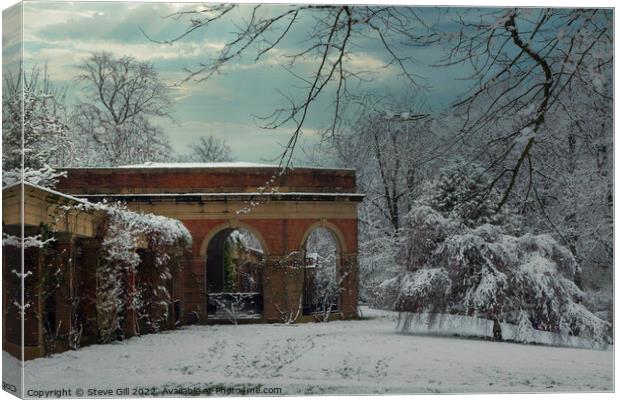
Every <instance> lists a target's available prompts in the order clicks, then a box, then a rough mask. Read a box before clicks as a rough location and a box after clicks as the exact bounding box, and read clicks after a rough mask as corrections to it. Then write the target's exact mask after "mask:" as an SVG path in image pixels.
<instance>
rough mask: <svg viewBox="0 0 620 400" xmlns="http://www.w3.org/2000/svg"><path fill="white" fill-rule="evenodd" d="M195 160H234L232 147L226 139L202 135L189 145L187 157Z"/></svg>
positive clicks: (189, 159)
mask: <svg viewBox="0 0 620 400" xmlns="http://www.w3.org/2000/svg"><path fill="white" fill-rule="evenodd" d="M185 158H186V159H187V160H188V161H195V162H223V161H232V156H231V153H230V147H228V145H227V144H226V141H225V140H224V139H218V138H217V137H215V136H212V135H211V136H201V137H199V138H198V140H196V141H195V142H194V143H192V144H190V145H189V154H188V155H187V156H186V157H185Z"/></svg>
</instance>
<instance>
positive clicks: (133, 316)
mask: <svg viewBox="0 0 620 400" xmlns="http://www.w3.org/2000/svg"><path fill="white" fill-rule="evenodd" d="M125 279H126V282H127V298H126V299H125V321H124V322H123V333H124V334H125V337H132V336H136V335H137V334H138V314H137V312H136V310H135V309H134V307H133V304H132V300H133V297H134V296H136V295H137V288H136V271H134V270H129V271H127V276H126V277H125Z"/></svg>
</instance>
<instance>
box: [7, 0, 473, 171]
mask: <svg viewBox="0 0 620 400" xmlns="http://www.w3.org/2000/svg"><path fill="white" fill-rule="evenodd" d="M192 7H197V5H195V4H194V5H191V4H184V3H174V4H172V3H119V2H112V3H104V2H101V3H98V2H76V3H74V2H53V3H52V2H26V3H25V5H24V27H25V28H24V34H23V35H24V61H25V66H26V69H28V68H29V67H31V66H33V65H38V66H42V65H45V64H46V65H47V68H48V71H49V74H50V76H51V78H52V80H54V81H55V82H57V83H58V84H60V85H63V86H66V87H67V89H68V94H69V95H68V102H69V103H71V102H73V101H75V99H77V98H79V96H80V87H79V83H77V82H76V81H75V80H74V77H75V75H76V66H77V65H79V64H80V63H81V62H82V61H83V60H84V59H85V58H87V57H88V56H89V55H90V54H91V53H92V52H95V51H108V52H111V53H113V54H115V55H117V56H123V55H131V56H133V57H135V58H137V59H138V60H142V61H149V62H151V63H153V64H154V65H155V67H156V68H157V70H158V71H159V73H160V74H161V76H162V77H163V79H164V80H165V81H166V82H167V83H169V84H170V85H175V84H177V83H179V82H180V81H181V80H182V79H183V78H184V77H186V73H185V72H184V70H183V68H184V67H190V68H192V67H196V66H197V65H198V64H199V63H200V62H201V61H202V62H204V61H209V60H211V59H212V58H213V57H214V56H215V55H216V53H217V51H218V50H220V49H221V48H222V46H223V44H224V43H226V41H227V40H230V38H231V37H232V36H231V31H232V30H233V29H234V28H233V25H232V21H234V20H236V21H239V20H240V18H243V17H244V16H247V15H248V13H249V12H250V10H251V7H252V6H250V5H242V6H240V9H239V10H238V11H235V13H233V14H234V15H231V16H230V19H228V20H224V21H222V22H221V23H220V24H218V25H215V26H213V27H212V28H211V29H209V30H197V31H195V32H193V33H192V34H191V35H189V36H187V37H185V38H184V39H183V40H180V41H178V42H176V43H175V44H174V45H168V44H156V43H153V42H152V41H149V40H148V39H147V38H146V37H145V36H144V34H142V33H141V31H140V29H142V30H144V31H145V32H146V33H148V35H149V36H150V37H152V38H154V39H158V40H167V39H171V38H173V37H175V36H177V35H178V34H180V33H181V32H183V31H184V30H185V29H186V27H187V21H188V20H187V19H186V20H178V19H174V18H166V16H167V15H170V14H171V13H174V12H178V11H181V10H187V9H189V8H192ZM269 7H275V8H273V9H272V10H271V11H269V9H267V11H266V12H275V11H277V10H278V9H277V7H280V9H281V7H285V6H269ZM424 12H426V13H427V15H429V18H430V17H433V16H434V15H435V14H436V11H435V10H433V9H426V11H424ZM314 23H315V21H312V20H306V21H303V20H302V21H300V24H299V25H298V26H299V29H298V30H297V31H296V32H295V33H294V34H293V35H291V37H290V38H289V40H287V41H286V42H284V43H282V45H281V46H280V47H281V49H280V50H279V51H278V52H274V54H273V55H272V56H271V57H267V58H265V59H264V60H261V61H259V62H255V61H254V58H253V57H252V56H253V55H255V52H253V53H250V56H249V57H246V58H240V59H235V60H233V62H231V63H230V64H229V65H228V66H227V67H226V68H224V69H223V74H221V75H217V76H214V77H213V78H211V79H210V80H208V81H206V82H201V83H196V82H189V83H185V84H182V85H180V86H174V87H173V88H172V89H171V94H172V98H173V100H174V107H173V110H172V113H173V115H174V117H175V122H172V121H167V120H164V121H160V124H161V125H162V127H163V128H164V129H165V131H166V132H167V133H168V135H169V137H170V139H171V142H172V144H173V147H174V149H175V151H176V152H177V153H178V154H181V153H183V152H185V151H186V148H187V145H188V144H189V143H190V142H192V141H193V140H195V138H196V137H198V136H201V135H215V136H217V137H220V138H223V139H225V140H226V141H227V142H228V143H229V145H230V147H231V148H232V150H233V156H234V157H235V159H237V160H240V161H261V160H268V159H271V158H273V157H275V156H276V155H277V154H278V153H279V152H280V151H281V150H282V148H281V144H282V143H285V142H286V140H287V139H288V137H289V135H290V133H291V129H290V127H283V128H280V129H277V130H272V131H266V130H263V129H261V128H260V127H259V126H258V124H257V122H256V120H255V118H254V117H253V116H265V115H268V114H270V113H271V112H272V111H273V110H274V109H276V108H278V107H282V106H285V105H286V104H287V103H286V100H285V98H284V97H283V96H282V93H285V94H290V95H292V96H300V95H301V94H302V93H303V92H301V91H300V90H299V86H300V81H299V80H298V78H296V77H295V76H293V75H292V74H290V73H289V72H287V71H286V70H285V69H284V68H283V66H282V65H283V64H284V61H283V60H284V57H283V55H284V54H289V53H293V52H295V51H296V50H297V51H298V50H300V49H303V48H304V46H306V45H307V42H305V41H304V40H305V39H306V36H307V35H306V34H307V33H308V32H309V31H310V28H311V26H312V25H313V24H314ZM5 32H7V30H6V29H5ZM3 39H4V44H5V46H4V58H3V65H5V66H9V64H10V63H12V62H14V61H15V60H16V57H18V53H17V49H18V48H19V45H18V44H19V38H18V37H8V36H6V34H5V36H4V38H3ZM353 44H354V45H353V46H352V47H351V53H350V56H349V58H348V59H347V63H348V65H349V67H350V68H351V69H353V70H355V71H360V72H361V71H364V73H365V75H364V77H365V79H367V81H366V82H364V84H363V85H361V86H360V88H359V89H355V90H358V91H359V93H360V94H362V93H374V94H384V93H388V92H389V93H393V94H399V93H400V92H401V91H402V88H403V87H404V86H405V84H404V78H403V77H402V76H400V75H399V71H398V69H397V68H396V67H395V66H394V65H391V66H386V65H387V64H388V63H389V60H390V56H389V54H387V52H386V51H385V50H384V49H382V48H381V46H380V43H379V42H378V41H377V40H376V39H373V38H368V37H364V38H361V39H358V40H357V41H356V42H355V43H353ZM399 51H402V54H403V55H405V56H413V57H415V66H414V68H415V72H416V73H417V74H419V75H422V76H424V77H425V81H424V83H425V85H427V86H428V87H429V89H428V90H427V91H425V93H424V96H425V98H426V99H427V100H428V103H429V104H430V105H431V106H432V107H434V108H436V109H439V108H441V107H442V106H443V105H445V104H448V103H449V102H450V101H451V100H453V99H454V96H455V95H456V94H458V92H459V89H460V88H464V84H463V83H462V82H460V83H459V82H457V81H455V80H454V78H455V77H456V75H455V73H454V71H447V70H445V69H441V68H433V67H432V66H431V65H432V64H433V63H434V62H436V61H437V59H438V57H439V54H440V52H439V51H438V49H437V48H419V47H401V48H400V49H399ZM316 61H317V60H316V59H313V58H312V57H310V58H308V59H306V60H303V61H302V62H300V63H299V64H298V65H297V67H296V68H297V69H296V72H297V73H298V74H299V75H301V76H308V74H310V73H311V72H312V71H313V70H314V69H315V68H316V66H317V64H316ZM412 65H413V64H412ZM331 101H332V97H331V96H330V93H329V91H328V92H326V96H325V97H324V98H320V99H319V101H318V102H317V104H315V105H313V107H312V108H311V112H310V115H309V117H308V119H307V124H306V125H305V128H304V131H303V137H302V144H303V146H304V147H306V148H309V147H311V146H312V144H313V143H317V142H318V140H319V137H320V136H319V132H320V130H321V129H323V128H325V127H327V126H328V125H329V118H330V115H331V114H330V110H331V107H332V105H331V104H332V103H331ZM299 157H302V155H301V154H298V158H299Z"/></svg>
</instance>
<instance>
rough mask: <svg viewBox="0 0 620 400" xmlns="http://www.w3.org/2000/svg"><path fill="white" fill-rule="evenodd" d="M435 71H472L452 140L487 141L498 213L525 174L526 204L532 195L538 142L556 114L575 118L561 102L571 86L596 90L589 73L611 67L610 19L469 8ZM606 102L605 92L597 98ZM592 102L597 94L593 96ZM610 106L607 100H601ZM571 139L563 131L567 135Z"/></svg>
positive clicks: (448, 36) (484, 152) (597, 13)
mask: <svg viewBox="0 0 620 400" xmlns="http://www.w3.org/2000/svg"><path fill="white" fill-rule="evenodd" d="M455 22H456V23H457V25H458V26H459V29H456V30H455V32H444V33H443V37H444V39H445V40H446V41H447V42H448V43H450V45H451V48H450V49H449V52H448V55H447V57H446V58H445V60H443V61H442V62H441V63H440V65H443V66H449V65H458V64H462V65H463V66H465V68H467V69H469V70H471V75H470V78H471V79H472V80H473V85H472V87H471V90H469V91H468V92H467V94H465V95H464V96H462V97H461V98H460V99H459V100H458V101H457V102H456V103H455V106H456V107H457V109H458V110H459V111H460V112H461V113H462V117H463V125H462V129H461V134H460V135H456V136H455V138H454V141H455V142H456V141H458V140H461V139H462V138H463V137H465V136H473V135H476V134H482V135H487V139H486V140H485V141H484V142H483V143H484V145H483V146H481V151H480V152H479V153H478V157H486V158H488V159H489V161H488V165H489V171H493V173H494V174H495V179H494V180H493V181H492V186H501V187H502V189H503V196H502V199H501V201H500V202H499V204H498V207H499V208H501V207H503V206H504V205H505V204H506V203H507V202H508V200H509V196H510V195H511V193H512V192H513V191H514V189H515V188H516V187H517V186H518V183H519V177H520V174H521V172H523V171H525V178H524V179H526V184H525V199H527V198H528V196H529V195H530V194H531V193H532V191H533V190H534V189H535V185H533V184H532V181H533V179H535V177H536V168H535V166H534V155H533V152H532V149H533V148H534V147H535V144H537V143H538V144H539V145H540V143H541V142H544V141H545V140H546V136H547V135H548V131H549V129H550V128H551V127H552V126H553V125H550V124H549V121H550V120H551V119H552V118H553V116H554V115H558V114H559V115H562V117H563V118H568V119H571V118H572V115H571V114H572V112H573V111H574V110H569V109H567V108H566V107H565V100H566V99H567V98H568V97H569V96H570V92H571V90H572V88H574V87H575V86H576V85H579V84H582V83H585V84H586V85H587V86H590V87H594V86H595V82H596V80H595V79H592V78H594V75H596V74H600V73H601V71H602V70H604V69H609V68H611V66H612V63H613V51H611V50H610V49H611V48H612V47H613V46H612V44H613V26H612V25H613V13H612V12H611V11H609V10H600V9H599V10H597V9H591V10H588V9H567V8H564V9H550V8H544V9H502V10H499V11H491V12H486V13H474V12H472V11H471V10H469V11H467V12H465V13H463V14H462V15H459V16H458V19H457V21H455ZM599 95H600V96H602V98H605V97H606V96H605V94H604V93H599ZM595 96H596V95H595ZM605 101H607V102H609V101H610V99H609V98H605ZM565 134H566V135H567V136H568V130H567V131H565Z"/></svg>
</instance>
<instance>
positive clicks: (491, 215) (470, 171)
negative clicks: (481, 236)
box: [416, 159, 516, 227]
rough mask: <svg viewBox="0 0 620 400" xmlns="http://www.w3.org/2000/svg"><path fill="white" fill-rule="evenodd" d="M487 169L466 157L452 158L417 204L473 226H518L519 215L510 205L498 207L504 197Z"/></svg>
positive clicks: (426, 187)
mask: <svg viewBox="0 0 620 400" xmlns="http://www.w3.org/2000/svg"><path fill="white" fill-rule="evenodd" d="M484 172H485V171H484V168H483V167H482V166H480V165H478V164H476V163H472V162H467V161H464V160H463V159H451V160H448V162H447V165H446V166H444V167H443V168H441V169H440V170H439V174H438V175H439V176H438V177H437V178H435V179H433V180H429V181H428V182H427V184H426V185H425V187H424V189H423V193H422V195H421V196H420V197H419V198H418V200H417V201H416V203H418V204H422V205H427V206H429V207H431V208H432V209H434V210H435V211H439V212H440V213H442V215H444V216H446V217H453V218H457V219H460V220H462V221H463V222H465V224H467V225H468V226H470V227H476V226H479V225H483V224H492V225H505V226H508V225H510V226H512V227H514V225H515V222H516V217H515V215H514V212H513V211H512V210H510V209H509V208H508V207H505V208H502V209H501V210H498V207H497V206H498V204H499V202H500V200H501V196H500V193H499V191H498V190H496V189H495V188H493V187H490V186H491V184H492V183H491V181H490V179H489V177H488V176H487V175H486V174H485V173H484Z"/></svg>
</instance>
